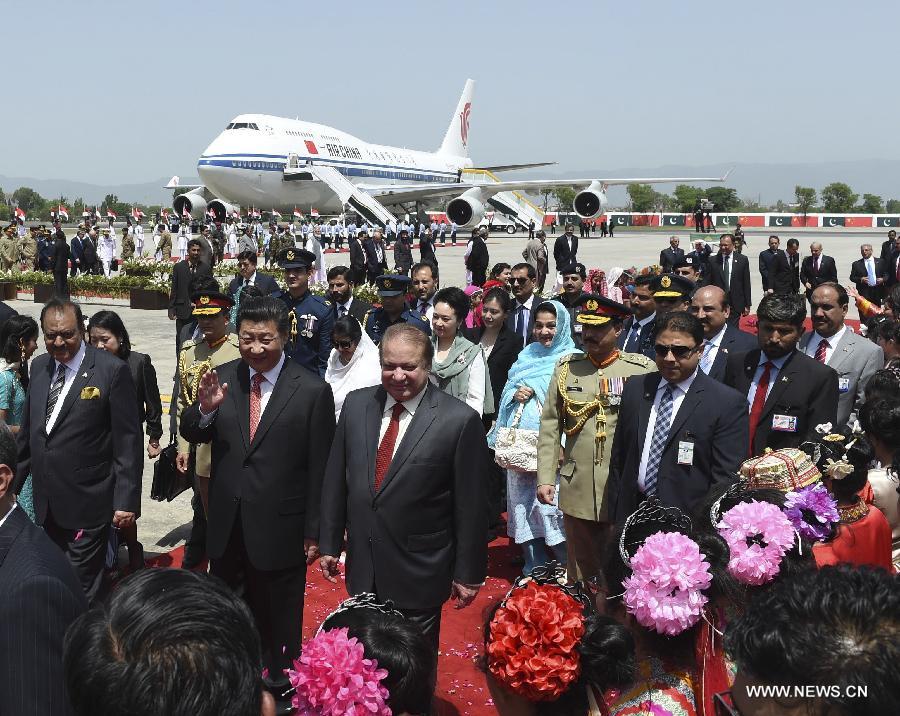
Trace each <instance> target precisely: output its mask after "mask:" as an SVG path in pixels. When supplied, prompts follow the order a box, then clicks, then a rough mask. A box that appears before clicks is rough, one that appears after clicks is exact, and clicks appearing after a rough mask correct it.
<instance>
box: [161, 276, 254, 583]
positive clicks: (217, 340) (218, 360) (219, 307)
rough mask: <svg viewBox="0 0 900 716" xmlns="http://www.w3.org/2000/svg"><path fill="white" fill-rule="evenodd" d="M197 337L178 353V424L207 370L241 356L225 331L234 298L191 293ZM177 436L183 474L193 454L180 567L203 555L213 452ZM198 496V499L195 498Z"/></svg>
mask: <svg viewBox="0 0 900 716" xmlns="http://www.w3.org/2000/svg"><path fill="white" fill-rule="evenodd" d="M191 303H193V305H194V308H193V310H192V311H191V314H192V315H193V316H194V317H195V318H196V319H197V325H198V328H199V330H200V336H198V337H197V338H196V339H195V340H188V341H185V342H184V345H182V347H181V351H180V352H179V354H178V384H179V391H178V424H179V425H180V424H181V414H182V413H183V412H184V411H185V410H186V409H187V408H189V407H190V406H191V405H192V404H193V403H194V402H195V401H196V400H197V387H198V386H199V385H200V378H202V377H203V374H204V373H206V371H208V370H210V369H212V368H217V367H218V366H220V365H223V364H224V363H229V362H230V361H233V360H237V359H238V358H240V357H241V353H240V351H239V350H238V338H237V336H236V335H235V334H234V333H229V331H228V319H229V318H230V309H231V307H232V306H233V305H234V301H232V300H231V298H230V297H229V296H227V295H226V294H224V293H219V292H218V291H216V290H212V289H204V290H201V291H198V292H197V293H195V294H194V295H193V296H191ZM176 434H177V435H178V456H177V457H176V458H175V464H176V466H177V467H178V470H179V471H180V472H182V473H185V472H187V471H188V468H189V466H190V459H191V453H192V452H193V454H194V475H195V481H194V487H195V493H194V500H193V508H194V523H193V526H192V527H191V536H190V538H189V539H188V541H187V544H186V545H185V551H184V559H183V561H182V566H183V567H186V568H192V567H196V566H197V565H199V564H200V563H201V562H202V561H203V560H204V559H205V558H206V509H207V505H208V496H209V480H210V478H211V477H212V475H211V474H210V473H211V469H210V468H211V463H212V452H211V448H210V446H209V444H208V443H207V444H198V445H192V444H191V443H189V442H188V441H187V440H185V439H184V438H183V437H181V434H180V433H178V432H177V431H176ZM198 495H199V498H200V499H199V500H198Z"/></svg>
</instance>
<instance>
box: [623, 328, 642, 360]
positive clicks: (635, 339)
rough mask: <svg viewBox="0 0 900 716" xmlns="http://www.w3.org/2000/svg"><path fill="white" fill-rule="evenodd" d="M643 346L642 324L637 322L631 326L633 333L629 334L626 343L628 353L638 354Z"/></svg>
mask: <svg viewBox="0 0 900 716" xmlns="http://www.w3.org/2000/svg"><path fill="white" fill-rule="evenodd" d="M640 346H641V324H640V323H638V322H637V321H635V322H634V323H632V324H631V332H630V333H629V334H628V340H627V341H625V352H626V353H637V352H638V351H639V349H640Z"/></svg>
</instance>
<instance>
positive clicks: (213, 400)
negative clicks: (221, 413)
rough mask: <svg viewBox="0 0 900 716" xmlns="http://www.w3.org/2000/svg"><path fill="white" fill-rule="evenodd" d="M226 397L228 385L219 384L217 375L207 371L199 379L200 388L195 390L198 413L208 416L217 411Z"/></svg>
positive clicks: (212, 371) (214, 372)
mask: <svg viewBox="0 0 900 716" xmlns="http://www.w3.org/2000/svg"><path fill="white" fill-rule="evenodd" d="M226 395H228V383H221V384H220V383H219V374H218V373H216V371H214V370H209V371H207V372H206V373H204V374H203V377H202V378H200V386H199V387H198V389H197V400H198V401H199V402H200V412H202V413H204V414H206V415H208V414H209V413H212V412H214V411H216V410H218V409H219V406H220V405H221V404H222V403H223V402H224V400H225V396H226Z"/></svg>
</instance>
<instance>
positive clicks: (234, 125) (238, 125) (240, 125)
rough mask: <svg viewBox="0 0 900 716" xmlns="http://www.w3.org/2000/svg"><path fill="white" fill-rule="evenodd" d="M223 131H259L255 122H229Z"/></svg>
mask: <svg viewBox="0 0 900 716" xmlns="http://www.w3.org/2000/svg"><path fill="white" fill-rule="evenodd" d="M225 129H226V130H228V129H255V130H256V131H259V127H258V126H257V125H256V122H231V123H230V124H229V125H228V126H227V127H225Z"/></svg>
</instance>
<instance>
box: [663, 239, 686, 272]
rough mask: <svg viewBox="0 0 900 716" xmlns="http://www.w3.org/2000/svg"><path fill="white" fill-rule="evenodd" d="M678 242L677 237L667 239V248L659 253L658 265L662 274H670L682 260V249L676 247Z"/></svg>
mask: <svg viewBox="0 0 900 716" xmlns="http://www.w3.org/2000/svg"><path fill="white" fill-rule="evenodd" d="M679 243H680V240H679V238H678V237H677V236H672V237H670V238H669V248H667V249H663V250H662V251H660V252H659V265H660V266H661V267H662V270H663V273H671V272H672V271H673V270H674V269H675V267H676V266H677V265H678V264H679V263H680V262H681V260H682V259H683V258H684V249H681V248H679V247H678V244H679Z"/></svg>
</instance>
